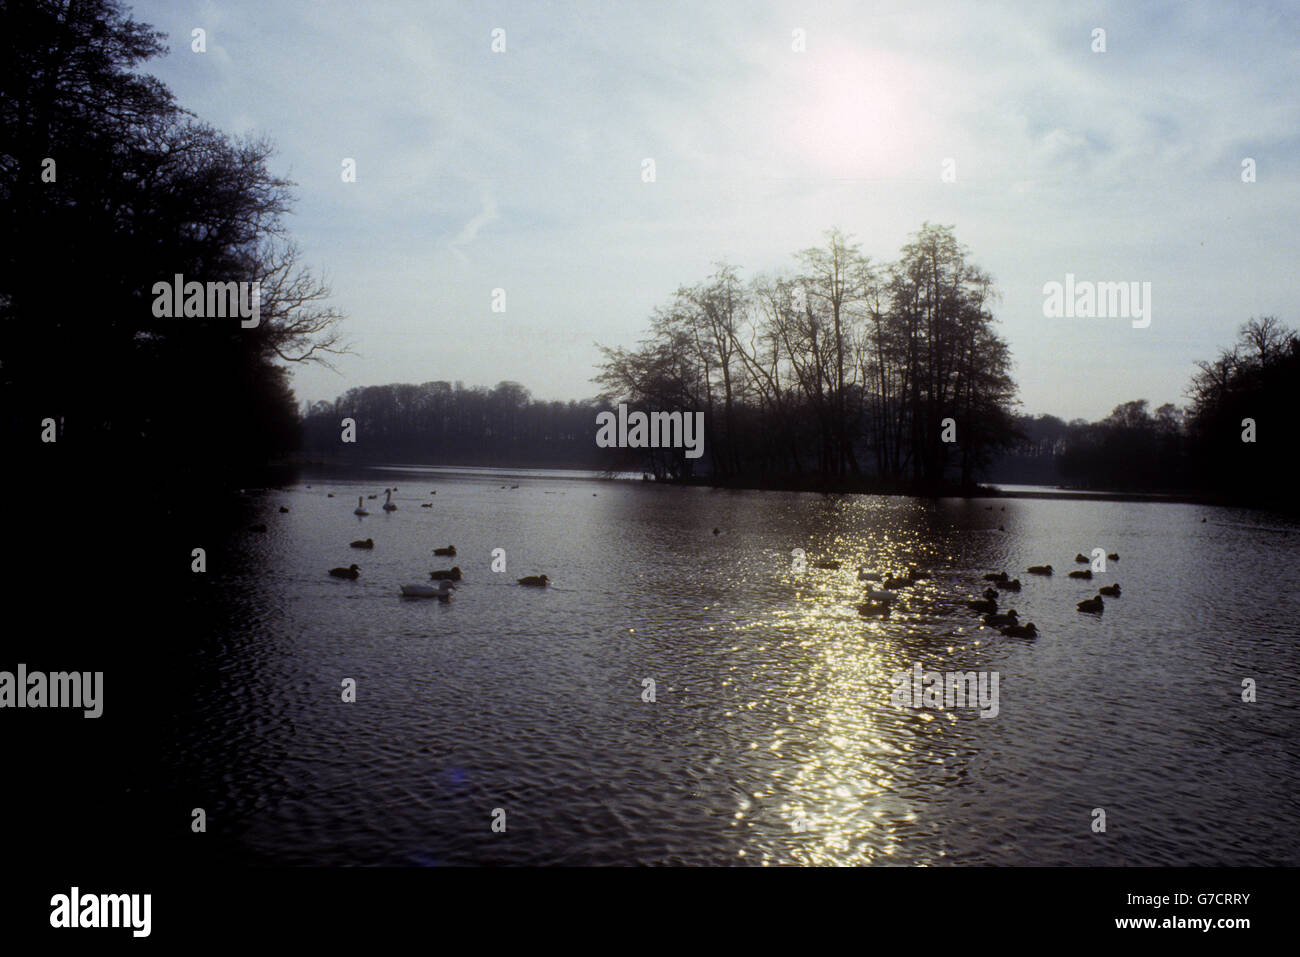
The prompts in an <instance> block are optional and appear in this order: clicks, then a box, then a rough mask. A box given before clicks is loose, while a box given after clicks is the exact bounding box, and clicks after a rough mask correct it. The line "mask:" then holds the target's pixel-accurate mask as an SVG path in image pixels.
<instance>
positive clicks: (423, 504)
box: [420, 502, 433, 508]
mask: <svg viewBox="0 0 1300 957" xmlns="http://www.w3.org/2000/svg"><path fill="white" fill-rule="evenodd" d="M420 508H433V506H432V505H430V504H429V503H428V502H421V503H420Z"/></svg>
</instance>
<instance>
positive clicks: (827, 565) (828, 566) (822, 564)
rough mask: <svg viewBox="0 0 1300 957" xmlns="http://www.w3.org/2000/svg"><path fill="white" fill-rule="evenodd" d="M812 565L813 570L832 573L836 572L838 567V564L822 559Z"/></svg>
mask: <svg viewBox="0 0 1300 957" xmlns="http://www.w3.org/2000/svg"><path fill="white" fill-rule="evenodd" d="M812 565H813V568H824V569H826V570H827V571H832V572H833V571H836V570H838V569H839V567H840V563H839V562H836V561H831V560H829V559H824V560H822V561H820V562H813V563H812Z"/></svg>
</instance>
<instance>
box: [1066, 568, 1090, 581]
mask: <svg viewBox="0 0 1300 957" xmlns="http://www.w3.org/2000/svg"><path fill="white" fill-rule="evenodd" d="M1070 577H1071V578H1088V579H1091V578H1092V569H1091V568H1085V569H1084V570H1083V571H1081V572H1070Z"/></svg>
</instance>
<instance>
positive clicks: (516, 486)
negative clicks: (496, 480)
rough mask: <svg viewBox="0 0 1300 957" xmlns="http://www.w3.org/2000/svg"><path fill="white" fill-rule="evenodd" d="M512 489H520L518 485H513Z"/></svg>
mask: <svg viewBox="0 0 1300 957" xmlns="http://www.w3.org/2000/svg"><path fill="white" fill-rule="evenodd" d="M510 487H511V488H519V486H518V485H512V486H510Z"/></svg>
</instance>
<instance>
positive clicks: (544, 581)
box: [519, 575, 551, 588]
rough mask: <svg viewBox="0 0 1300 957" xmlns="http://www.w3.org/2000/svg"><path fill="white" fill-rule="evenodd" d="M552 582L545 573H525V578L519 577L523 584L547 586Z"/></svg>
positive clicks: (520, 582)
mask: <svg viewBox="0 0 1300 957" xmlns="http://www.w3.org/2000/svg"><path fill="white" fill-rule="evenodd" d="M550 583H551V580H550V579H549V578H547V577H546V576H545V575H525V576H524V577H523V578H521V579H519V584H521V585H537V586H539V587H541V588H545V587H546V586H547V585H549V584H550Z"/></svg>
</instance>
